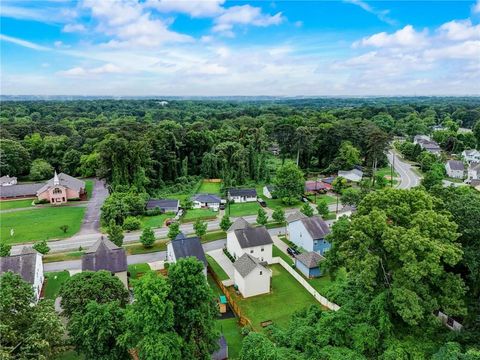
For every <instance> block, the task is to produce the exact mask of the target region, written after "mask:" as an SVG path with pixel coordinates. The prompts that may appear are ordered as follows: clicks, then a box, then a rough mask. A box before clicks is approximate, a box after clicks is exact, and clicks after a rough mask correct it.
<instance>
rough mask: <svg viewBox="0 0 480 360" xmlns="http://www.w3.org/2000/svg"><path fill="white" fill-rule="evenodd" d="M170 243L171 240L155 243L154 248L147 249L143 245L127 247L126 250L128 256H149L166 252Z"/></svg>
mask: <svg viewBox="0 0 480 360" xmlns="http://www.w3.org/2000/svg"><path fill="white" fill-rule="evenodd" d="M168 241H170V239H161V240H157V241H155V242H154V243H153V246H152V247H149V248H145V247H144V246H143V245H142V244H133V245H126V246H124V248H125V251H126V252H127V254H128V255H138V254H148V253H152V252H157V251H164V250H166V249H167V242H168Z"/></svg>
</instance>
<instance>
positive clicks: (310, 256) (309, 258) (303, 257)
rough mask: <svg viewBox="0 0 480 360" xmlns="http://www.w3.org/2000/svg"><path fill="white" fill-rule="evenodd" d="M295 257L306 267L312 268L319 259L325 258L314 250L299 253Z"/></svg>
mask: <svg viewBox="0 0 480 360" xmlns="http://www.w3.org/2000/svg"><path fill="white" fill-rule="evenodd" d="M295 258H296V259H297V260H298V261H300V262H301V263H302V264H303V265H305V266H306V267H307V268H308V269H313V268H316V267H318V264H320V261H323V260H325V258H324V257H323V256H322V255H320V254H319V253H317V252H315V251H310V252H304V253H301V254H299V255H296V256H295Z"/></svg>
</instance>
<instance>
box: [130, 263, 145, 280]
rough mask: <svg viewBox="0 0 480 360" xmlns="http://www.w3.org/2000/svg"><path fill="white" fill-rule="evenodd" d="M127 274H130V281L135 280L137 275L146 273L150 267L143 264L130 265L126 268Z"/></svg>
mask: <svg viewBox="0 0 480 360" xmlns="http://www.w3.org/2000/svg"><path fill="white" fill-rule="evenodd" d="M127 270H128V272H129V273H130V277H131V278H132V279H136V278H137V277H138V275H139V274H141V273H146V272H147V271H149V270H150V265H148V264H146V263H143V264H132V265H128V268H127Z"/></svg>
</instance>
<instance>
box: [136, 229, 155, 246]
mask: <svg viewBox="0 0 480 360" xmlns="http://www.w3.org/2000/svg"><path fill="white" fill-rule="evenodd" d="M140 242H141V243H142V245H143V246H144V247H145V248H150V247H152V246H153V244H154V243H155V233H154V232H153V230H152V228H150V227H146V228H145V229H143V231H142V235H140Z"/></svg>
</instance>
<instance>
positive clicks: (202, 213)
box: [182, 209, 218, 222]
mask: <svg viewBox="0 0 480 360" xmlns="http://www.w3.org/2000/svg"><path fill="white" fill-rule="evenodd" d="M217 215H218V212H216V211H213V210H210V209H190V210H187V212H186V214H185V215H184V216H183V218H182V220H183V222H190V221H196V220H197V219H202V220H209V219H215V218H216V217H217Z"/></svg>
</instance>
